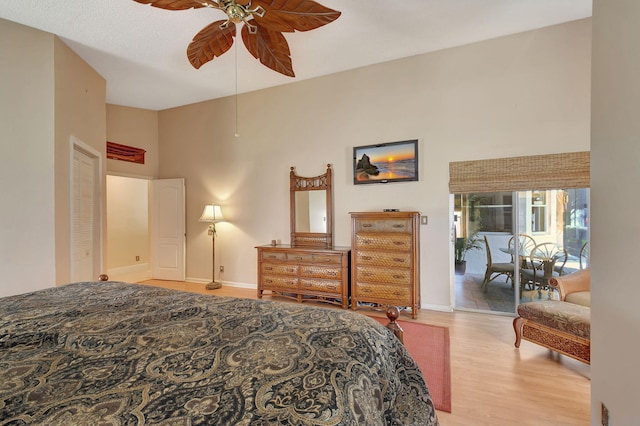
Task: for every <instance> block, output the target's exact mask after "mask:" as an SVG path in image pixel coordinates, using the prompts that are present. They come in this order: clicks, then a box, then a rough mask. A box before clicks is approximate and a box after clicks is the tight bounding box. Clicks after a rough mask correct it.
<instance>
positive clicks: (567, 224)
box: [453, 188, 589, 313]
mask: <svg viewBox="0 0 640 426" xmlns="http://www.w3.org/2000/svg"><path fill="white" fill-rule="evenodd" d="M453 226H454V230H453V231H454V235H455V253H456V256H455V257H456V259H455V270H456V271H455V307H456V309H460V310H474V311H475V310H477V311H488V312H495V313H514V312H515V309H516V306H517V304H518V303H520V302H523V301H530V300H536V299H541V298H557V293H555V292H553V291H552V290H551V289H550V287H549V279H550V278H551V277H553V276H556V275H564V274H569V273H572V272H575V271H577V270H579V269H581V268H585V267H587V265H588V252H589V249H588V248H589V189H586V188H582V189H566V190H564V189H545V190H536V189H531V190H528V191H519V192H507V191H501V192H482V193H480V192H478V193H465V194H456V195H454V223H453Z"/></svg>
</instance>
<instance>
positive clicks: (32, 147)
mask: <svg viewBox="0 0 640 426" xmlns="http://www.w3.org/2000/svg"><path fill="white" fill-rule="evenodd" d="M0 57H2V61H3V65H5V64H11V66H2V67H0V93H2V96H0V122H1V124H2V125H1V126H0V140H1V141H2V142H1V144H0V150H1V152H0V154H1V155H0V164H1V165H2V166H1V167H0V170H1V172H0V173H2V180H1V181H2V182H3V183H4V184H5V190H4V192H3V209H2V211H0V221H1V222H2V224H3V226H2V229H3V230H2V237H1V238H0V250H1V251H0V266H1V270H2V276H3V280H2V284H0V295H8V294H17V293H24V292H26V291H30V290H36V289H41V288H45V287H51V286H53V285H55V284H61V283H67V282H69V280H70V255H69V253H70V228H71V227H70V223H71V219H70V208H69V187H70V182H69V177H70V174H69V167H70V148H69V147H70V138H71V137H72V136H74V137H76V138H78V139H79V140H82V141H83V142H84V143H86V144H87V145H88V146H89V147H91V148H93V149H95V151H97V152H98V153H101V154H102V155H104V140H105V127H106V123H105V91H106V83H105V81H104V79H103V78H102V77H100V76H99V75H98V74H97V73H96V72H95V71H94V70H93V69H91V68H90V67H89V66H88V65H87V64H86V63H85V62H84V61H83V60H81V59H80V57H79V56H78V55H76V54H75V53H74V52H73V51H71V49H69V48H68V47H67V46H66V45H65V44H64V43H62V42H61V41H60V40H59V39H58V38H57V37H55V36H53V35H51V34H47V33H44V32H41V31H38V30H34V29H32V28H28V27H25V26H21V25H18V24H15V23H12V22H9V21H5V20H0ZM100 206H101V208H103V207H104V200H102V201H101V202H100ZM103 215H104V212H103ZM36 217H37V219H34V218H36ZM103 233H104V232H103ZM101 254H102V253H101Z"/></svg>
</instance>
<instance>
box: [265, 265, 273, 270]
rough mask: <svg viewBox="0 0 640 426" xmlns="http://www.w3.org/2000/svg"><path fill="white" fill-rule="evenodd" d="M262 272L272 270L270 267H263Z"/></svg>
mask: <svg viewBox="0 0 640 426" xmlns="http://www.w3.org/2000/svg"><path fill="white" fill-rule="evenodd" d="M264 270H265V271H273V268H272V267H271V266H265V267H264Z"/></svg>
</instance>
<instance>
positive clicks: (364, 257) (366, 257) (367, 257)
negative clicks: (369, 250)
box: [362, 256, 371, 260]
mask: <svg viewBox="0 0 640 426" xmlns="http://www.w3.org/2000/svg"><path fill="white" fill-rule="evenodd" d="M362 260H371V256H362Z"/></svg>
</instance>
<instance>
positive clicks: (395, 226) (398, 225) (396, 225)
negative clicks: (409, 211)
mask: <svg viewBox="0 0 640 426" xmlns="http://www.w3.org/2000/svg"><path fill="white" fill-rule="evenodd" d="M393 227H394V228H404V225H402V224H400V223H396V224H395V225H393Z"/></svg>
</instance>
